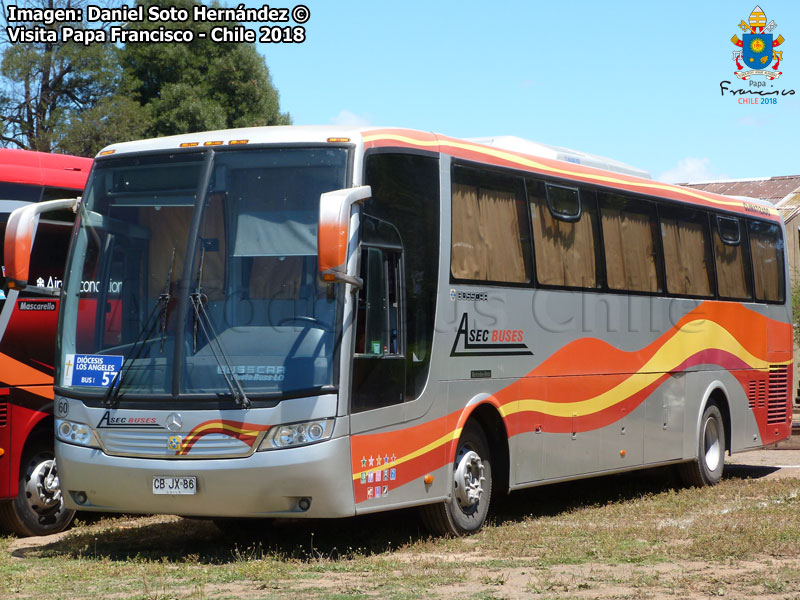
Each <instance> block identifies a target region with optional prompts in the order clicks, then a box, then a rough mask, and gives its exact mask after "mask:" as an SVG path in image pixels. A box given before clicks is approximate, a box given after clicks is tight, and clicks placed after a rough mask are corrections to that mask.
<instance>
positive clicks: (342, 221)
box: [317, 185, 372, 288]
mask: <svg viewBox="0 0 800 600" xmlns="http://www.w3.org/2000/svg"><path fill="white" fill-rule="evenodd" d="M371 196H372V188H370V187H369V186H368V185H364V186H361V187H357V188H348V189H344V190H336V191H333V192H327V193H325V194H322V195H321V196H320V199H319V226H318V230H317V265H318V267H319V274H320V277H321V278H322V280H323V281H328V282H335V281H342V282H345V283H350V284H352V285H354V286H356V287H359V288H360V287H361V285H362V281H361V280H360V279H359V278H358V277H356V276H355V273H348V272H347V249H348V247H349V245H350V233H351V232H350V225H351V216H352V215H351V212H352V208H353V206H355V205H357V204H360V203H362V202H364V201H365V200H367V199H368V198H370V197H371ZM353 224H354V225H356V226H357V225H358V221H357V220H356V221H354V223H353Z"/></svg>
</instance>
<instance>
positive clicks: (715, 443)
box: [703, 418, 722, 471]
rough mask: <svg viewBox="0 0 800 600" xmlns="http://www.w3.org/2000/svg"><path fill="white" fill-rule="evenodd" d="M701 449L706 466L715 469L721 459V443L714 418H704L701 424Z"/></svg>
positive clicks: (711, 469) (710, 469)
mask: <svg viewBox="0 0 800 600" xmlns="http://www.w3.org/2000/svg"><path fill="white" fill-rule="evenodd" d="M703 449H704V456H705V462H706V468H708V470H709V471H716V470H717V467H719V463H720V461H721V460H722V445H721V443H720V437H719V424H718V423H717V420H716V419H714V418H709V419H706V422H705V424H704V426H703Z"/></svg>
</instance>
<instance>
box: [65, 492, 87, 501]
mask: <svg viewBox="0 0 800 600" xmlns="http://www.w3.org/2000/svg"><path fill="white" fill-rule="evenodd" d="M69 495H70V496H72V499H73V500H75V503H76V504H86V503H87V502H88V501H89V498H88V496H87V495H86V492H76V491H73V490H70V491H69Z"/></svg>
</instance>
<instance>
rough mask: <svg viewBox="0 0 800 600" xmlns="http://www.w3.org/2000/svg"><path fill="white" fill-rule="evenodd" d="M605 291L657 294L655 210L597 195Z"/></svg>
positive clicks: (647, 204) (638, 202)
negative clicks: (604, 265)
mask: <svg viewBox="0 0 800 600" xmlns="http://www.w3.org/2000/svg"><path fill="white" fill-rule="evenodd" d="M598 198H599V201H600V221H601V223H602V227H603V244H604V248H603V250H604V254H605V259H606V277H607V280H608V287H610V288H611V289H613V290H627V291H631V292H660V291H662V289H663V286H662V285H661V283H660V277H659V257H658V253H659V243H658V231H657V229H656V215H655V207H654V205H653V204H651V203H650V202H645V201H641V200H636V199H633V198H627V197H625V196H620V195H617V194H608V193H601V194H598Z"/></svg>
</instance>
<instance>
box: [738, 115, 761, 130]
mask: <svg viewBox="0 0 800 600" xmlns="http://www.w3.org/2000/svg"><path fill="white" fill-rule="evenodd" d="M736 124H737V125H742V126H743V127H764V126H765V125H766V124H767V120H766V119H762V118H759V117H753V116H751V115H748V116H746V117H742V118H741V119H736Z"/></svg>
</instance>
